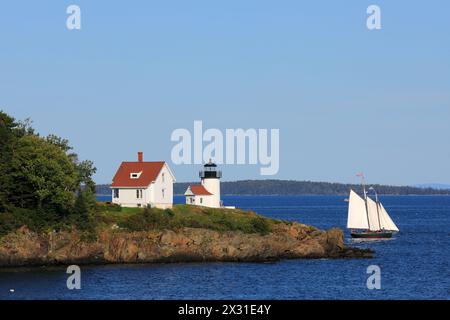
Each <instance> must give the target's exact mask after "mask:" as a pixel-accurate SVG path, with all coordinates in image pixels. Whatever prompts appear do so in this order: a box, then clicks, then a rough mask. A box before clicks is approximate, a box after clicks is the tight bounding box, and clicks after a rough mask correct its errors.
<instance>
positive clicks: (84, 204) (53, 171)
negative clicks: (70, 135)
mask: <svg viewBox="0 0 450 320" xmlns="http://www.w3.org/2000/svg"><path fill="white" fill-rule="evenodd" d="M70 150H72V147H70V145H69V142H68V141H67V140H66V139H62V138H60V137H57V136H55V135H49V136H48V137H46V138H42V137H40V136H39V135H38V134H36V133H35V131H34V129H33V128H32V127H31V121H30V120H25V121H23V122H20V121H16V120H15V119H14V118H12V117H10V116H9V115H7V114H6V113H4V112H2V111H0V236H1V235H4V234H6V233H7V232H10V231H13V230H15V229H17V228H18V227H20V226H22V225H26V226H28V227H29V228H31V229H35V230H44V229H55V228H61V227H68V226H70V225H75V226H76V227H78V228H80V229H83V230H91V231H92V229H93V228H94V225H95V223H94V221H93V219H92V218H91V214H92V212H93V211H94V210H95V208H96V202H95V183H94V181H93V180H92V175H93V174H94V173H95V170H96V169H95V167H94V166H93V163H92V162H91V161H82V162H80V161H78V156H77V155H76V154H75V153H70Z"/></svg>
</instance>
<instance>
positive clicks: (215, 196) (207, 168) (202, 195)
mask: <svg viewBox="0 0 450 320" xmlns="http://www.w3.org/2000/svg"><path fill="white" fill-rule="evenodd" d="M199 176H200V179H201V184H197V185H190V186H189V187H188V188H187V190H186V192H185V193H184V195H185V196H186V204H191V205H197V206H204V207H210V208H221V207H222V201H221V200H220V178H221V177H222V172H221V171H218V170H217V165H216V164H215V163H212V162H211V160H210V161H209V163H207V164H205V165H204V167H203V170H202V171H200V173H199Z"/></svg>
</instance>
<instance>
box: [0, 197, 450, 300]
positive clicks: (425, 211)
mask: <svg viewBox="0 0 450 320" xmlns="http://www.w3.org/2000/svg"><path fill="white" fill-rule="evenodd" d="M343 199H344V197H338V196H282V197H280V196H259V197H254V196H240V197H225V198H224V201H225V204H226V205H236V206H237V207H240V208H243V209H253V210H255V211H256V212H258V213H260V214H263V215H265V216H269V217H274V218H280V219H285V220H293V221H300V222H302V223H305V224H311V225H315V226H317V227H319V228H322V229H328V228H331V227H334V226H337V227H340V228H344V227H345V223H346V211H347V203H346V202H344V201H343ZM175 201H176V202H177V203H181V202H182V201H183V198H182V197H176V199H175ZM382 201H383V203H384V205H385V207H386V208H387V210H388V211H389V212H390V214H391V216H392V218H393V220H394V221H395V222H396V223H397V225H398V227H399V228H400V230H401V232H400V233H399V234H398V235H397V236H396V237H395V239H392V240H385V241H369V242H353V241H352V240H351V239H349V238H348V233H347V234H346V242H348V243H351V244H352V245H355V246H358V247H370V248H373V249H374V250H375V251H376V257H375V258H374V259H369V260H327V259H321V260H288V261H279V262H273V263H181V264H154V265H109V266H89V267H88V266H84V267H82V269H81V270H82V278H81V282H82V288H81V290H72V291H71V290H68V289H67V287H66V280H67V276H68V275H67V274H66V273H65V269H64V268H37V269H36V268H35V269H16V270H0V299H446V300H447V299H449V298H450V250H449V248H450V240H449V239H450V197H444V196H441V197H440V196H436V197H435V196H384V197H382ZM369 265H378V266H379V267H380V268H381V289H380V290H369V289H367V286H366V281H367V277H368V276H369V275H368V274H367V273H366V271H367V267H368V266H369ZM10 289H14V292H10Z"/></svg>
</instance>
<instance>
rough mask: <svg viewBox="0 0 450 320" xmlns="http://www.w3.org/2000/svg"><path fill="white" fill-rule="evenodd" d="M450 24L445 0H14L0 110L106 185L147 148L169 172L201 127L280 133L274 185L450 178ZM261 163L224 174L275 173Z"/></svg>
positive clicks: (0, 46) (192, 170)
mask: <svg viewBox="0 0 450 320" xmlns="http://www.w3.org/2000/svg"><path fill="white" fill-rule="evenodd" d="M70 4H77V5H79V6H80V8H81V30H72V31H70V30H68V29H67V28H66V18H67V16H68V15H67V14H66V8H67V6H68V5H70ZM370 4H377V5H379V6H380V8H381V19H382V20H381V21H382V29H381V30H375V31H369V30H368V29H367V28H366V17H367V14H366V9H367V7H368V5H370ZM449 17H450V2H449V1H447V0H442V1H437V0H431V1H412V0H410V1H398V0H396V1H378V0H373V1H364V0H358V1H356V0H353V1H331V0H330V1H323V0H320V1H298V0H292V1H274V0H272V1H265V0H245V1H243V0H226V1H211V0H204V1H200V0H179V1H175V0H164V1H162V0H161V1H148V0H147V1H100V0H96V1H81V0H73V1H62V0H54V1H22V0H15V1H8V2H6V1H3V2H2V4H1V5H0V109H3V110H4V111H6V112H8V113H10V114H11V115H13V116H14V117H16V118H18V119H24V118H27V117H31V118H32V119H33V121H34V126H35V128H36V129H37V130H38V131H39V132H40V133H42V134H44V135H46V134H48V133H54V134H57V135H59V136H62V137H65V138H67V139H69V140H70V142H71V143H72V145H73V146H74V147H75V150H76V152H77V153H78V154H79V155H80V157H81V158H82V159H91V160H93V161H94V162H95V164H96V166H97V168H98V173H97V175H96V181H97V182H98V183H108V182H110V180H111V178H112V176H113V174H114V173H115V170H116V169H117V167H118V165H119V164H120V162H121V161H123V160H134V159H135V158H136V152H137V151H139V150H142V151H143V152H144V157H145V159H146V160H167V161H169V164H170V152H171V149H172V147H173V146H174V142H171V141H170V135H171V133H172V131H173V130H174V129H177V128H187V129H189V130H191V131H192V129H193V121H194V120H202V121H203V125H204V127H205V128H218V129H221V130H224V129H226V128H267V129H271V128H278V129H280V140H281V145H280V170H279V173H278V174H277V175H276V176H273V177H270V178H279V179H300V180H317V181H336V182H356V181H357V178H356V177H355V173H356V172H359V171H363V172H365V174H366V177H367V179H368V180H369V181H370V182H373V183H389V184H416V183H430V182H441V183H450V41H449V37H450V18H449ZM171 167H172V169H173V171H174V172H175V175H176V176H177V179H178V181H192V180H196V179H197V171H198V169H199V168H198V166H195V165H173V164H171ZM259 168H260V166H259V165H234V166H226V167H225V168H224V179H226V180H237V179H255V178H256V179H261V178H269V177H263V176H260V175H259Z"/></svg>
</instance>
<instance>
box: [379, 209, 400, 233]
mask: <svg viewBox="0 0 450 320" xmlns="http://www.w3.org/2000/svg"><path fill="white" fill-rule="evenodd" d="M379 204H380V205H379V208H380V221H381V229H383V230H387V231H397V232H398V231H400V230H398V228H397V226H396V225H395V223H394V221H392V219H391V217H390V216H389V214H388V213H387V211H386V209H384V207H383V205H382V204H381V202H379Z"/></svg>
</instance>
